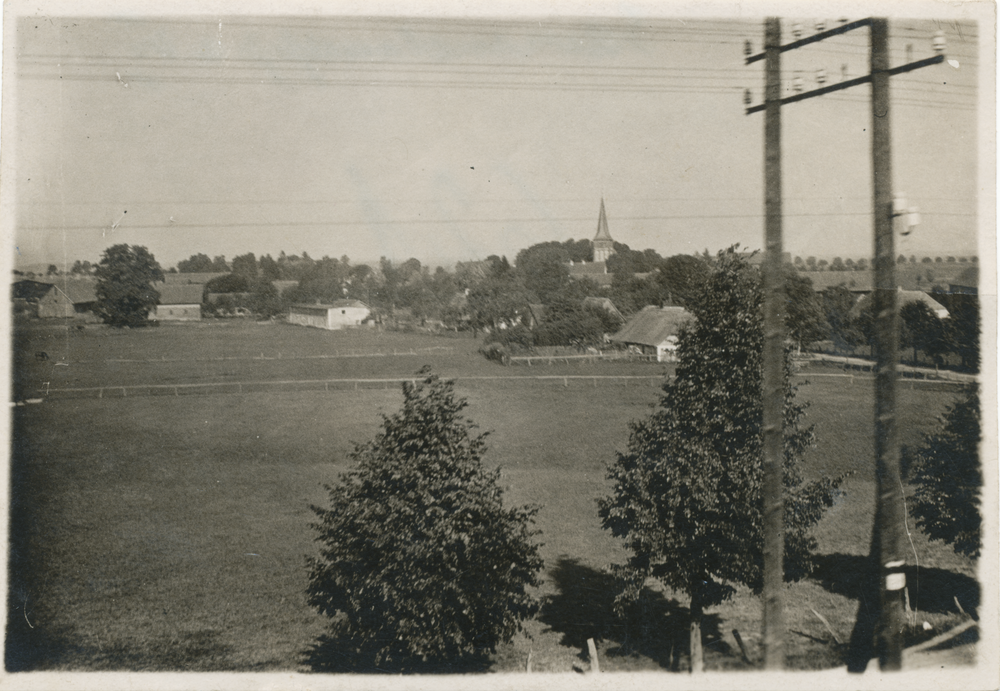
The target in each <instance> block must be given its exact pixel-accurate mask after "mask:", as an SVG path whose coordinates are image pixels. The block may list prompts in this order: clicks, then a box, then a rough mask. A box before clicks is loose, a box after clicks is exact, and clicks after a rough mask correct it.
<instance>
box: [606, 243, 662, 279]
mask: <svg viewBox="0 0 1000 691" xmlns="http://www.w3.org/2000/svg"><path fill="white" fill-rule="evenodd" d="M614 250H615V253H614V254H612V255H611V257H609V258H608V261H607V267H608V272H609V273H613V274H616V275H622V276H625V277H630V276H632V274H641V273H650V272H653V271H656V270H657V269H658V268H659V267H660V265H661V264H663V257H661V256H660V255H659V254H658V253H657V252H656V250H653V249H645V250H642V251H641V252H640V251H639V250H634V249H631V248H630V247H629V246H628V245H626V244H624V243H621V242H616V243H614Z"/></svg>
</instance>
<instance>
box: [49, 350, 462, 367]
mask: <svg viewBox="0 0 1000 691" xmlns="http://www.w3.org/2000/svg"><path fill="white" fill-rule="evenodd" d="M454 352H455V349H454V348H453V347H452V346H434V347H431V348H411V349H409V350H391V351H389V350H386V351H385V352H382V351H368V350H344V351H340V350H335V351H333V352H332V353H324V354H322V355H291V356H282V354H281V353H280V352H279V353H275V354H273V355H265V354H264V353H261V354H260V355H232V356H220V357H167V356H165V355H164V356H161V357H158V358H108V359H106V360H70V361H67V362H69V363H72V364H85V363H88V362H115V363H151V362H231V361H240V360H257V361H259V360H333V359H337V358H363V357H398V356H401V355H420V356H426V355H453V354H454Z"/></svg>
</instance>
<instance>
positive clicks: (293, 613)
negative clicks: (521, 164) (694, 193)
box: [6, 324, 979, 671]
mask: <svg viewBox="0 0 1000 691" xmlns="http://www.w3.org/2000/svg"><path fill="white" fill-rule="evenodd" d="M18 338H19V340H18V347H17V350H16V353H15V354H16V356H17V358H16V359H18V360H19V362H20V365H21V372H22V376H23V379H24V380H25V381H26V383H27V385H29V386H37V382H39V381H50V382H51V381H52V379H53V378H55V377H63V379H62V380H59V379H57V380H56V381H58V382H59V383H60V385H61V386H70V385H75V386H115V385H118V386H125V385H128V384H141V383H155V382H162V381H164V380H170V381H174V382H179V383H185V382H197V381H201V380H203V379H204V378H206V377H223V376H230V377H233V378H236V379H246V378H256V379H258V380H267V379H274V378H293V379H294V378H318V377H317V376H316V375H317V371H321V372H322V376H323V377H336V376H342V377H359V376H368V375H371V376H383V377H390V376H406V375H411V374H413V373H414V372H415V371H416V370H417V369H418V368H419V367H420V366H421V365H423V364H431V365H432V366H433V367H434V369H435V371H436V372H438V373H440V374H442V375H443V376H447V377H457V378H458V385H457V388H458V391H459V393H460V394H462V395H464V396H467V397H468V399H469V402H470V406H469V408H468V410H467V412H468V415H469V417H471V418H472V419H473V420H474V421H476V422H478V423H479V424H480V426H481V427H482V428H483V429H485V430H490V431H491V435H490V437H489V442H490V451H489V452H488V453H487V456H486V460H487V462H488V463H490V464H496V465H500V466H501V467H502V469H503V481H504V483H505V484H506V486H507V488H508V489H507V500H508V501H510V502H514V503H519V504H520V503H536V504H540V505H542V506H543V508H542V510H541V511H540V513H539V515H538V527H539V528H540V529H541V530H542V531H543V535H542V537H541V540H542V541H543V542H544V543H545V545H544V547H543V550H542V555H543V557H544V558H545V562H546V570H545V573H544V574H543V575H544V578H545V584H544V585H543V586H542V588H541V592H540V595H541V596H542V597H543V598H544V606H543V608H542V611H541V612H540V614H539V615H538V617H537V618H536V619H535V620H533V621H531V622H529V623H528V627H527V628H528V632H529V633H530V634H531V638H530V639H529V638H527V637H524V636H520V637H518V638H516V639H515V641H514V642H513V643H512V644H510V645H509V646H506V647H505V648H504V649H502V650H501V651H499V653H498V654H497V655H496V656H495V659H494V660H493V661H492V664H491V669H493V670H498V671H504V670H516V669H523V667H524V663H525V659H526V658H527V655H528V651H529V650H530V651H531V653H532V660H533V668H534V669H535V670H537V671H569V670H571V669H573V668H574V667H575V668H580V669H585V668H586V665H587V663H586V661H585V659H586V658H585V650H586V640H587V638H590V637H593V638H595V639H597V640H598V647H599V650H600V653H601V655H602V663H601V667H602V669H607V670H616V669H617V670H637V669H662V668H664V667H666V668H678V669H683V668H684V666H685V665H686V659H685V657H684V655H685V652H686V641H685V638H686V621H685V615H686V604H687V603H686V600H685V599H684V598H683V597H682V596H678V595H676V594H674V593H671V592H660V591H658V590H657V589H655V588H652V589H651V590H650V592H649V596H648V598H647V608H646V614H647V616H646V617H645V618H644V619H643V622H642V626H641V627H640V628H639V629H637V630H629V631H626V630H623V629H622V628H621V627H620V626H619V625H618V624H617V623H616V622H615V620H614V618H613V616H612V614H611V600H612V599H613V593H612V592H610V590H609V588H608V587H607V586H608V579H607V575H606V567H607V566H608V565H609V564H611V563H614V562H619V561H621V560H622V559H623V558H624V553H623V552H622V550H621V547H620V545H619V544H618V543H617V542H616V541H615V540H614V539H613V538H611V537H610V536H609V535H608V534H606V533H605V531H603V530H602V529H601V528H600V523H599V519H598V517H597V511H596V503H595V500H596V499H597V498H598V497H600V496H602V495H604V494H605V493H606V492H607V491H608V483H607V482H606V480H605V478H604V472H605V471H604V468H605V466H606V464H607V463H608V462H609V461H611V460H612V459H613V458H614V453H615V450H616V449H623V448H624V446H625V444H626V443H627V439H628V423H629V421H631V420H634V419H637V418H640V417H643V416H645V415H647V414H648V413H649V412H650V409H651V406H652V405H653V404H655V402H656V401H657V398H658V393H659V391H658V389H657V388H656V387H655V386H649V385H645V386H643V385H630V386H625V385H624V384H623V383H622V382H618V383H605V382H603V381H602V383H601V384H600V385H596V384H595V385H590V384H587V383H581V382H575V383H573V384H572V385H570V386H564V385H563V384H561V383H558V382H554V381H541V382H538V381H528V380H519V381H511V380H498V381H492V382H484V381H474V382H470V383H468V384H466V383H463V381H462V377H463V376H465V377H473V376H483V375H492V376H504V375H510V374H511V373H512V372H511V370H510V369H505V368H502V367H499V366H496V365H493V364H491V363H488V362H486V361H485V360H484V359H483V358H482V357H481V356H479V355H477V354H476V349H477V347H478V344H477V343H476V342H474V341H472V340H470V339H452V338H448V339H445V338H434V337H430V336H421V335H414V334H391V333H382V334H379V333H377V332H344V333H329V332H322V331H314V330H310V329H299V328H294V327H287V326H284V325H266V326H259V325H254V324H236V325H226V326H223V327H207V326H192V327H187V326H169V327H162V328H160V329H149V330H138V331H131V332H122V333H114V332H110V331H106V330H102V329H88V330H86V331H83V332H75V331H66V330H63V331H60V330H58V329H33V330H28V331H27V332H25V333H22V334H20V335H19V336H18ZM53 344H55V345H56V346H57V347H53ZM58 348H63V350H61V351H60V350H58ZM444 348H450V349H451V350H449V351H444V350H443V349H444ZM393 349H395V350H396V351H397V352H403V351H405V352H413V351H420V354H419V355H392V354H391V352H392V350H393ZM421 349H423V350H421ZM40 350H44V351H46V352H48V353H49V355H50V358H51V360H50V361H49V362H37V361H35V360H34V359H33V358H32V357H26V355H31V354H33V353H34V352H36V351H40ZM331 350H332V351H334V353H341V352H344V353H346V352H348V351H350V352H351V353H352V357H335V358H326V357H319V356H322V355H329V354H331ZM366 350H367V351H371V352H373V353H374V352H381V353H382V355H378V356H372V357H357V356H356V353H357V352H362V351H366ZM278 352H280V353H281V360H278V359H277V357H276V354H277V353H278ZM262 353H263V354H264V357H270V356H271V355H275V358H274V359H259V356H260V355H261V354H262ZM222 357H235V358H237V359H233V360H220V359H213V358H222ZM255 358H258V359H255ZM60 360H62V361H65V362H67V363H68V366H57V365H55V364H54V362H58V361H60ZM122 360H134V361H136V362H128V363H122V362H121V361H122ZM157 360H159V362H156V361H157ZM125 365H127V366H125ZM533 369H537V370H538V373H558V374H564V373H577V374H579V373H585V374H591V373H593V374H602V375H603V374H619V375H627V374H632V375H635V374H636V373H642V374H654V375H655V374H659V373H661V372H663V371H664V367H663V366H659V365H648V364H627V363H614V364H612V363H602V364H592V365H587V366H584V367H581V366H580V365H552V366H551V367H549V366H545V367H542V368H533ZM527 370H528V368H518V371H517V373H516V374H517V375H522V374H525V373H527ZM44 377H49V378H50V379H43V378H44ZM806 378H808V377H806ZM50 386H52V387H54V388H57V387H56V384H53V383H50ZM800 397H801V399H802V400H805V401H808V402H809V403H810V408H809V411H808V420H809V422H811V423H813V424H815V426H816V431H817V437H818V444H817V447H816V448H815V449H813V450H812V451H811V452H810V454H809V456H808V459H807V460H808V463H807V465H808V468H807V471H808V474H810V475H817V474H821V473H829V474H839V473H841V472H844V471H846V470H854V471H855V474H854V475H853V476H852V477H851V478H850V479H849V480H848V482H847V483H846V487H845V489H846V493H845V495H844V496H843V497H842V499H841V500H840V501H839V502H838V504H837V505H836V506H835V507H833V508H832V509H831V510H830V511H829V512H828V514H827V516H826V517H825V518H824V519H823V521H822V523H821V524H820V525H819V526H818V528H817V531H816V536H817V538H818V540H819V543H820V548H819V553H820V555H821V556H820V568H819V569H818V571H817V572H816V574H814V576H813V577H812V578H810V579H808V580H806V581H804V582H801V583H797V584H793V585H790V586H788V598H787V605H786V606H787V608H788V611H787V613H786V616H787V619H788V626H789V630H790V635H789V640H788V647H789V663H790V665H792V666H794V667H798V668H817V667H824V666H833V665H836V664H839V662H840V659H841V657H840V655H841V652H842V649H841V648H840V647H839V646H837V645H836V644H835V643H834V642H833V641H832V640H831V636H830V633H829V631H827V629H826V627H825V626H824V625H823V623H822V622H820V620H819V619H818V618H817V617H816V616H815V615H814V614H813V612H812V611H811V609H815V610H816V611H817V612H819V613H821V614H823V615H824V616H825V617H826V618H827V619H828V620H829V622H830V625H831V627H832V628H833V630H834V631H835V632H836V634H837V636H838V638H839V639H840V640H841V641H846V640H847V638H848V637H849V635H850V631H851V627H852V625H853V621H854V617H855V614H856V611H857V606H858V598H859V596H860V593H859V592H858V585H857V579H856V577H855V574H856V572H857V570H858V566H859V564H860V557H861V555H863V554H865V553H866V552H867V550H868V544H869V541H870V530H871V520H872V512H873V506H874V477H873V473H872V457H873V450H872V436H871V421H872V416H873V412H872V387H871V380H870V379H864V378H861V377H857V378H855V379H854V380H853V383H851V380H849V379H840V378H830V377H816V378H815V381H813V383H811V384H809V385H807V386H803V387H802V389H801V391H800ZM899 399H900V400H899V420H900V423H899V424H900V428H901V430H902V441H903V443H905V444H916V443H919V440H920V438H921V435H922V434H923V433H924V432H926V431H928V430H930V429H931V428H932V427H933V425H934V423H935V417H936V416H937V415H939V414H940V413H941V412H943V410H944V408H945V406H946V405H948V404H949V403H950V402H951V401H952V400H953V399H954V393H951V392H948V391H943V390H939V389H938V390H935V389H929V388H926V387H922V386H917V387H915V388H913V389H909V388H906V387H903V388H902V389H901V390H900V392H899ZM401 400H402V395H401V393H400V391H399V390H398V387H391V388H388V389H363V390H359V391H350V390H331V391H329V392H327V391H322V390H309V391H276V392H271V393H254V394H243V395H238V394H233V395H193V396H180V397H172V396H155V397H154V396H139V397H132V398H127V399H96V398H93V397H87V398H66V399H61V400H60V399H55V398H53V399H52V400H47V401H46V402H44V403H42V404H39V405H29V406H23V407H17V408H14V409H13V414H14V442H15V443H14V453H13V463H12V485H13V488H14V491H13V496H12V535H11V575H12V587H11V590H10V593H9V599H8V601H9V621H8V649H7V651H6V653H7V666H8V669H87V670H99V669H104V670H112V669H127V670H179V669H185V670H201V671H208V670H302V671H304V670H308V669H322V668H324V658H323V656H324V653H325V651H324V649H323V648H322V647H321V646H319V645H318V642H319V640H320V637H321V636H322V634H323V633H324V631H325V628H326V623H325V622H324V620H323V619H322V617H320V616H319V615H318V614H317V613H315V612H314V611H313V610H311V609H310V608H309V607H308V606H307V605H306V602H305V596H304V590H305V586H306V569H305V556H306V555H307V554H312V553H314V551H315V547H314V544H313V532H312V530H311V529H310V528H309V523H310V521H311V519H312V514H311V512H310V510H309V505H310V504H315V503H325V501H326V496H325V492H324V491H323V489H322V487H321V484H322V483H324V482H333V481H335V480H336V477H337V474H338V473H339V472H341V471H343V470H345V469H346V468H347V467H348V466H347V463H348V461H347V454H348V453H349V451H350V449H351V448H352V442H356V441H364V440H366V439H368V438H370V437H371V436H372V435H373V434H374V433H375V431H376V429H377V426H378V424H379V413H390V412H393V411H394V410H396V408H397V407H398V405H399V403H400V402H401ZM910 527H911V528H912V525H911V526H910ZM913 541H914V549H915V551H916V554H917V556H918V558H919V563H920V573H919V584H920V592H919V593H918V592H916V591H914V592H913V594H912V595H911V599H912V600H913V602H914V604H915V605H916V606H917V607H919V609H920V615H921V621H922V620H924V619H926V620H927V621H929V622H930V623H931V624H932V625H934V626H935V628H936V630H937V631H940V630H941V629H942V627H946V626H947V625H948V624H949V622H953V621H955V620H956V616H957V615H956V614H955V611H956V610H955V607H954V603H953V601H952V598H953V597H955V596H957V597H958V598H959V600H960V601H961V602H962V604H963V607H965V608H966V609H967V610H969V609H970V608H971V609H974V608H975V607H976V606H977V604H978V598H979V595H978V586H977V584H976V581H975V564H974V563H972V562H970V561H968V560H964V559H961V558H959V557H956V556H955V555H954V554H953V553H952V552H951V550H950V549H949V548H947V547H943V546H941V545H940V544H930V543H928V542H927V540H926V539H924V538H923V537H922V536H921V535H920V534H919V532H917V531H913ZM913 575H916V574H913ZM914 580H915V579H913V578H912V577H911V582H913V581H914ZM706 623H707V625H706V626H705V631H706V633H707V634H708V639H709V640H708V645H707V647H706V666H707V668H708V669H738V668H742V667H744V666H745V663H743V662H742V660H741V656H740V653H739V650H738V648H737V646H736V643H735V640H734V639H733V636H732V633H731V632H732V630H733V629H734V628H735V629H737V630H739V631H740V633H741V634H742V636H743V639H744V641H745V642H746V644H747V647H748V652H749V653H750V655H751V658H754V657H755V656H756V657H757V658H759V654H760V650H759V643H760V637H759V634H758V631H759V629H760V603H759V601H758V600H757V599H755V598H753V597H752V596H751V595H749V594H748V593H745V592H741V593H740V594H739V595H738V596H737V597H736V598H734V600H733V601H731V602H729V603H726V604H725V605H723V606H720V607H717V608H714V609H712V610H710V611H709V612H708V617H707V622H706Z"/></svg>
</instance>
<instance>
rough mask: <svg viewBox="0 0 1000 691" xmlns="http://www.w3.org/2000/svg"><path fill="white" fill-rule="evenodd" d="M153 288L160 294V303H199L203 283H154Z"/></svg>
mask: <svg viewBox="0 0 1000 691" xmlns="http://www.w3.org/2000/svg"><path fill="white" fill-rule="evenodd" d="M153 289H154V290H156V292H158V293H159V294H160V302H159V304H161V305H200V304H201V295H202V291H203V290H204V289H205V286H204V285H200V284H192V285H186V284H183V285H170V284H169V283H154V284H153Z"/></svg>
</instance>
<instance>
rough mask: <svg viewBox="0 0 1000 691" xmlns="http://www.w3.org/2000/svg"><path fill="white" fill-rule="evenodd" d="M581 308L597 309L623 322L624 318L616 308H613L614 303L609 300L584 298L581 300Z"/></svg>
mask: <svg viewBox="0 0 1000 691" xmlns="http://www.w3.org/2000/svg"><path fill="white" fill-rule="evenodd" d="M583 306H584V307H598V308H600V309H602V310H604V311H605V312H607V313H608V314H612V315H614V316H615V317H617V318H618V320H619V321H622V322H624V321H625V317H623V316H622V313H621V312H619V311H618V308H617V307H615V303H613V302H611V298H601V297H586V298H584V299H583Z"/></svg>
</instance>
